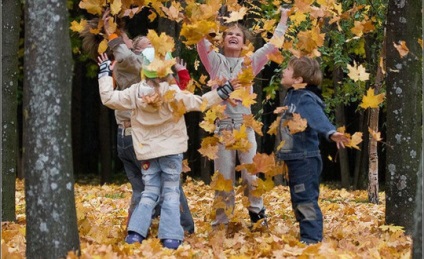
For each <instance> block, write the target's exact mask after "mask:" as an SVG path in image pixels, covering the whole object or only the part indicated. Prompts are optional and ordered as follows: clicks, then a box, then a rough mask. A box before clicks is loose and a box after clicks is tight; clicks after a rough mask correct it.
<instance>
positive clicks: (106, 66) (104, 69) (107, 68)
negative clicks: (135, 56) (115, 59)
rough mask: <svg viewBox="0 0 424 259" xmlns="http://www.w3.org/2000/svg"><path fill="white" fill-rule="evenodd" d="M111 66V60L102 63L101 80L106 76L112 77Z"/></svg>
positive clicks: (100, 67) (100, 68) (100, 69)
mask: <svg viewBox="0 0 424 259" xmlns="http://www.w3.org/2000/svg"><path fill="white" fill-rule="evenodd" d="M110 64H112V62H111V61H110V60H105V61H103V62H102V63H100V66H99V79H100V78H102V77H104V76H112V70H110Z"/></svg>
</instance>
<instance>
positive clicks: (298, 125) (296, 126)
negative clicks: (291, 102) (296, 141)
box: [284, 113, 308, 135]
mask: <svg viewBox="0 0 424 259" xmlns="http://www.w3.org/2000/svg"><path fill="white" fill-rule="evenodd" d="M307 125H308V122H307V121H306V119H303V118H302V117H301V116H300V114H298V113H293V118H291V119H290V120H287V121H286V123H285V125H284V126H287V127H288V128H289V131H290V134H292V135H293V134H296V133H298V132H302V131H304V130H305V129H306V127H307Z"/></svg>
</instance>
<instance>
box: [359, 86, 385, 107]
mask: <svg viewBox="0 0 424 259" xmlns="http://www.w3.org/2000/svg"><path fill="white" fill-rule="evenodd" d="M384 97H385V94H384V93H381V94H377V95H374V89H373V88H369V89H368V91H367V95H364V96H363V97H362V102H361V104H359V106H360V107H362V108H364V109H367V108H378V106H379V105H380V104H381V103H382V102H383V101H384Z"/></svg>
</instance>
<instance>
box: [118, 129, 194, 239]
mask: <svg viewBox="0 0 424 259" xmlns="http://www.w3.org/2000/svg"><path fill="white" fill-rule="evenodd" d="M117 147H118V157H119V159H121V161H122V163H123V165H124V170H125V174H126V175H127V178H128V181H129V182H130V184H131V188H132V196H131V202H130V207H129V209H128V218H130V217H131V214H132V213H133V211H134V209H135V207H136V206H137V204H138V203H139V202H140V199H141V193H142V192H143V191H144V183H143V179H142V176H141V166H140V161H138V160H137V157H136V155H135V152H134V147H133V141H132V137H131V135H130V134H128V135H125V134H124V130H123V128H121V127H119V128H118V133H117ZM180 205H181V225H182V226H183V228H184V230H185V231H187V232H188V233H194V220H193V217H192V215H191V212H190V208H189V207H188V203H187V198H186V196H185V194H184V191H183V189H182V186H181V184H180ZM155 210H158V211H160V204H159V205H158V206H156V208H155Z"/></svg>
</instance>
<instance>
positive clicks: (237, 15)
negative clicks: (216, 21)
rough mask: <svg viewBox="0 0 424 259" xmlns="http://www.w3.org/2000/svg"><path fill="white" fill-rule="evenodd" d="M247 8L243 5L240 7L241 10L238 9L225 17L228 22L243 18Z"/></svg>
mask: <svg viewBox="0 0 424 259" xmlns="http://www.w3.org/2000/svg"><path fill="white" fill-rule="evenodd" d="M247 10H248V9H247V8H246V7H242V8H240V10H238V11H232V12H231V13H230V17H225V16H224V17H223V18H224V20H225V22H226V23H231V22H236V21H238V20H243V18H244V16H245V15H246V13H247Z"/></svg>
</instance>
